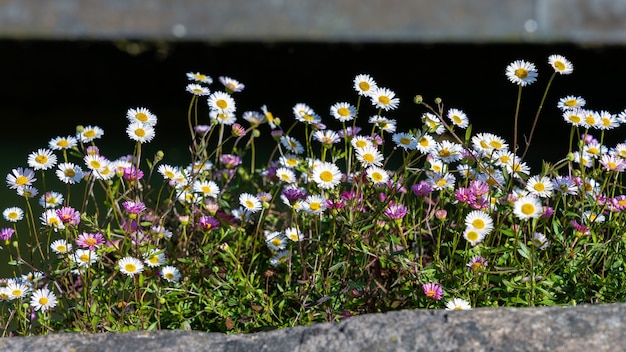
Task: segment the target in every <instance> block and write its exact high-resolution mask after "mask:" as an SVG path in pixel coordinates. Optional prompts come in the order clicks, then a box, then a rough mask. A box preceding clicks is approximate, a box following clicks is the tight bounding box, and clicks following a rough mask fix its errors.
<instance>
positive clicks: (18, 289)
mask: <svg viewBox="0 0 626 352" xmlns="http://www.w3.org/2000/svg"><path fill="white" fill-rule="evenodd" d="M6 288H7V291H8V293H9V295H10V299H12V300H13V299H16V298H22V297H26V295H27V294H28V292H30V288H29V287H28V285H26V284H25V283H22V282H17V281H10V282H9V283H8V284H7V286H6Z"/></svg>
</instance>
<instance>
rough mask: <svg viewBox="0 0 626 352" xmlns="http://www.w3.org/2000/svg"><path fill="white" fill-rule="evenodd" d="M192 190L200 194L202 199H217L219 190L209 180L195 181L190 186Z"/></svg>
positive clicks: (215, 184)
mask: <svg viewBox="0 0 626 352" xmlns="http://www.w3.org/2000/svg"><path fill="white" fill-rule="evenodd" d="M192 190H193V191H194V192H196V193H201V194H202V195H203V196H204V197H210V198H217V195H218V194H219V193H220V188H219V186H218V185H217V183H215V182H214V181H211V180H202V181H201V180H196V181H194V183H193V185H192Z"/></svg>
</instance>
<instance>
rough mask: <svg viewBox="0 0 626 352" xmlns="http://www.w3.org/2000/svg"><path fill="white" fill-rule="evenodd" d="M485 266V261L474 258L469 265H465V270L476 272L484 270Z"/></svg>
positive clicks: (482, 258) (478, 257)
mask: <svg viewBox="0 0 626 352" xmlns="http://www.w3.org/2000/svg"><path fill="white" fill-rule="evenodd" d="M487 264H488V263H487V259H485V258H484V257H481V256H474V257H472V259H471V260H470V261H469V263H467V268H468V269H469V270H471V271H474V272H478V271H482V270H484V269H485V268H486V267H487Z"/></svg>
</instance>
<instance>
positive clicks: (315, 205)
mask: <svg viewBox="0 0 626 352" xmlns="http://www.w3.org/2000/svg"><path fill="white" fill-rule="evenodd" d="M321 207H322V205H321V204H320V203H319V202H312V203H311V204H310V205H309V208H310V209H311V210H313V211H318V210H320V208H321Z"/></svg>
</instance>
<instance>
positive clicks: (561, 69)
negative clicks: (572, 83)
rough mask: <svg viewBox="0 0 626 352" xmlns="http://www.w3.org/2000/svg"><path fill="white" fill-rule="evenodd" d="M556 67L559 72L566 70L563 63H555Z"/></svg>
mask: <svg viewBox="0 0 626 352" xmlns="http://www.w3.org/2000/svg"><path fill="white" fill-rule="evenodd" d="M554 67H556V69H557V70H559V71H564V70H565V64H564V63H563V62H562V61H555V62H554Z"/></svg>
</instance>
